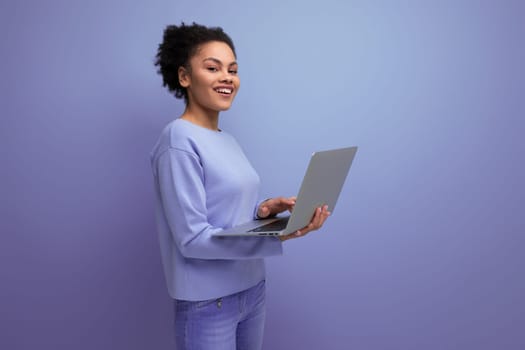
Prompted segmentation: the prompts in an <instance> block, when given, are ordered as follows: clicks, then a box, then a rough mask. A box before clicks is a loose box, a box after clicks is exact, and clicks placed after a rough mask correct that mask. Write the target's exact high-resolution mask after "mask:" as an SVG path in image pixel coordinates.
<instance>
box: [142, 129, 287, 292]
mask: <svg viewBox="0 0 525 350" xmlns="http://www.w3.org/2000/svg"><path fill="white" fill-rule="evenodd" d="M151 166H152V169H153V175H154V180H155V193H156V219H157V227H158V233H159V239H160V249H161V255H162V262H163V265H164V273H165V277H166V282H167V285H168V291H169V294H170V295H171V296H172V297H173V298H175V299H182V300H207V299H212V298H218V297H222V296H225V295H229V294H232V293H236V292H239V291H242V290H244V289H247V288H250V287H252V286H254V285H256V284H257V283H258V282H260V281H261V280H263V279H264V278H265V269H264V260H263V258H264V257H266V256H270V255H278V254H281V253H282V246H281V242H280V241H279V240H278V239H276V238H271V237H264V238H261V237H212V233H214V232H218V231H220V230H222V229H224V228H229V227H232V226H235V225H238V224H240V223H243V222H246V221H249V220H252V219H253V218H254V215H255V211H256V208H257V204H258V189H259V176H258V175H257V173H256V172H255V170H254V169H253V168H252V166H251V165H250V163H249V161H248V160H247V159H246V156H245V155H244V153H243V152H242V150H241V148H240V146H239V145H238V143H237V142H236V141H235V139H234V138H233V137H232V136H231V135H229V134H227V133H226V132H223V131H213V130H209V129H206V128H203V127H200V126H197V125H195V124H192V123H190V122H188V121H186V120H183V119H176V120H174V121H173V122H171V123H170V124H168V125H167V126H166V128H165V129H164V130H163V132H162V134H161V136H160V138H159V140H158V141H157V144H156V145H155V147H154V148H153V151H152V153H151Z"/></svg>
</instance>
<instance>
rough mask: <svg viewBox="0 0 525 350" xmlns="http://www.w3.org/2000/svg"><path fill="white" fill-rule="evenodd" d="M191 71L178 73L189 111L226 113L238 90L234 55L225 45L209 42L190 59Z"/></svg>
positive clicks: (183, 70) (181, 70)
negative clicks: (200, 110) (186, 96)
mask: <svg viewBox="0 0 525 350" xmlns="http://www.w3.org/2000/svg"><path fill="white" fill-rule="evenodd" d="M190 67H191V71H189V72H188V71H187V70H185V69H184V68H180V69H179V80H180V81H181V85H182V86H184V87H186V90H187V92H188V103H189V106H190V107H192V108H198V109H204V110H207V111H213V112H219V111H225V110H227V109H229V108H230V107H231V104H232V102H233V99H234V98H235V95H236V94H237V90H238V89H239V87H240V79H239V76H238V75H237V69H238V67H237V62H236V61H235V55H234V54H233V51H232V50H231V49H230V47H229V46H228V44H226V43H223V42H220V41H211V42H208V43H206V44H203V45H202V46H201V47H200V49H199V50H198V51H197V53H196V54H195V55H194V56H193V57H191V58H190Z"/></svg>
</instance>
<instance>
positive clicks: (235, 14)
mask: <svg viewBox="0 0 525 350" xmlns="http://www.w3.org/2000/svg"><path fill="white" fill-rule="evenodd" d="M524 13H525V7H524V5H523V3H522V2H521V1H511V0H509V1H495V0H494V1H397V2H394V1H345V2H343V1H336V0H325V1H312V2H304V1H297V2H292V1H282V0H267V1H264V2H259V3H258V4H257V5H256V4H251V3H249V2H241V1H237V2H235V1H188V0H187V1H177V2H175V1H134V0H131V1H129V0H128V1H124V0H120V1H119V0H106V1H83V2H80V1H70V0H69V1H66V0H63V1H58V0H53V1H51V0H48V1H14V0H11V1H2V3H1V5H0V20H1V21H0V25H1V29H2V36H1V37H0V38H1V39H0V40H1V45H2V46H1V47H2V61H1V64H0V70H1V76H0V87H1V94H0V96H1V107H0V112H1V128H0V140H1V141H0V142H1V152H0V157H1V158H0V161H1V164H2V167H1V169H2V171H1V176H2V177H1V181H0V186H1V188H0V190H1V198H2V199H1V208H0V209H1V211H0V212H1V215H2V216H1V220H0V225H1V227H0V229H1V236H0V237H1V241H0V283H1V285H0V348H1V349H10V350H11V349H37V348H38V349H172V348H173V331H172V329H171V322H172V303H171V301H170V299H169V297H168V295H167V291H166V287H165V285H164V279H163V274H162V267H161V263H160V256H159V249H158V242H157V235H156V230H155V223H154V210H153V187H152V180H151V174H150V168H149V159H148V156H149V151H150V149H151V147H152V146H153V143H154V142H155V140H156V138H157V136H158V134H159V132H160V130H161V128H162V127H163V126H164V125H165V124H166V123H167V122H169V121H170V120H171V119H173V118H174V117H176V116H178V115H179V114H180V113H181V111H182V108H183V107H182V103H181V101H176V100H175V99H174V98H173V97H171V96H170V95H169V94H168V93H167V92H166V91H165V90H164V89H163V88H162V87H161V79H160V77H159V76H157V75H156V73H155V68H154V67H153V58H154V55H155V51H156V47H157V45H158V43H159V41H160V40H161V37H162V30H163V28H164V26H165V25H166V24H169V23H180V21H181V20H184V21H187V22H191V21H193V20H195V21H197V22H199V23H204V24H208V25H220V26H222V27H223V28H224V29H225V30H226V31H227V32H228V33H230V35H231V36H232V37H233V39H234V41H235V43H236V45H237V48H238V59H239V62H240V74H241V78H242V89H241V91H240V94H239V95H238V97H237V100H236V102H235V104H234V107H233V108H232V109H231V110H230V111H228V112H227V113H224V114H223V117H222V123H221V127H222V128H223V129H226V130H228V131H230V132H231V133H233V134H234V135H235V136H236V137H237V138H238V140H239V141H240V142H241V144H242V145H243V147H244V148H245V151H246V153H247V154H248V156H249V158H250V159H251V160H252V162H253V164H254V166H255V167H256V168H257V170H258V171H259V173H260V175H261V177H262V179H263V181H264V184H263V193H262V196H266V195H292V194H295V191H296V190H297V188H298V186H299V182H300V180H301V179H300V178H301V174H302V173H303V172H304V169H305V167H306V163H307V161H308V157H309V154H310V153H311V152H312V151H314V150H317V149H327V148H332V147H339V146H350V145H358V146H360V150H359V152H358V156H357V158H356V160H355V162H354V166H353V168H352V170H351V173H350V176H349V178H348V181H347V183H346V186H345V188H344V191H343V194H342V196H341V198H340V202H339V204H338V207H337V208H336V210H335V212H334V216H333V217H332V218H331V219H330V221H329V222H328V223H327V224H326V226H325V228H324V229H323V230H322V231H321V232H319V233H316V234H312V235H311V236H309V237H307V238H305V239H303V240H297V241H291V242H287V243H286V248H285V255H284V256H283V257H279V258H271V259H268V320H267V321H268V322H267V328H266V338H265V349H354V348H355V349H374V350H375V349H506V350H513V349H524V348H525V334H524V332H523V329H524V326H525V300H524V295H525V281H524V279H525V277H524V276H525V273H524V267H525V257H524V253H523V251H524V247H525V238H524V231H525V230H524V227H525V225H524V219H523V201H524V198H525V189H524V185H523V179H524V178H525V170H524V169H525V167H524V166H523V154H524V150H525V142H524V141H523V133H524V131H525V122H524V117H525V113H524V101H525V96H524V95H525V93H524V91H525V83H524V82H525V74H524V65H523V62H525V50H524V44H523V38H524V37H525V24H524V23H525V22H524V20H523V14H524ZM276 164H277V165H278V169H279V170H277V167H276Z"/></svg>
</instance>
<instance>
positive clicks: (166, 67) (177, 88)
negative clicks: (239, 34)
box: [155, 22, 237, 103]
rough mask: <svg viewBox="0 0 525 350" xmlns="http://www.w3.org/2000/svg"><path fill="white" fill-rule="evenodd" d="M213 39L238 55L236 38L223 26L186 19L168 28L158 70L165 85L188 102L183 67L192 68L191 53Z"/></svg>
mask: <svg viewBox="0 0 525 350" xmlns="http://www.w3.org/2000/svg"><path fill="white" fill-rule="evenodd" d="M210 41H221V42H224V43H226V44H227V45H228V46H229V47H230V48H231V49H232V51H233V54H234V55H235V56H237V55H236V54H235V47H234V45H233V41H232V39H231V38H230V37H229V36H228V34H226V33H225V32H224V31H223V30H222V28H221V27H205V26H203V25H200V24H197V23H195V22H193V23H192V24H191V25H186V24H184V22H182V23H181V25H180V26H176V25H169V26H167V27H166V29H165V30H164V38H163V40H162V43H160V44H159V49H158V50H157V56H156V60H155V66H157V67H158V70H157V73H159V74H160V75H162V81H163V86H166V87H167V88H168V90H169V91H170V92H172V93H173V94H174V95H175V97H176V98H182V97H184V101H185V102H186V103H188V92H187V91H186V88H184V87H182V86H181V85H180V82H179V74H178V70H179V67H184V68H186V69H188V70H189V69H190V66H189V60H190V59H191V57H193V55H195V53H196V52H197V50H198V49H199V47H200V46H201V45H203V44H206V43H208V42H210Z"/></svg>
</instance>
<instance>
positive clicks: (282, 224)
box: [248, 217, 290, 232]
mask: <svg viewBox="0 0 525 350" xmlns="http://www.w3.org/2000/svg"><path fill="white" fill-rule="evenodd" d="M289 218H290V217H285V218H282V219H279V220H276V221H274V222H270V223H269V224H266V225H262V226H259V227H256V228H254V229H252V230H250V231H248V232H272V231H281V230H284V229H285V228H286V225H288V219H289Z"/></svg>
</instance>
